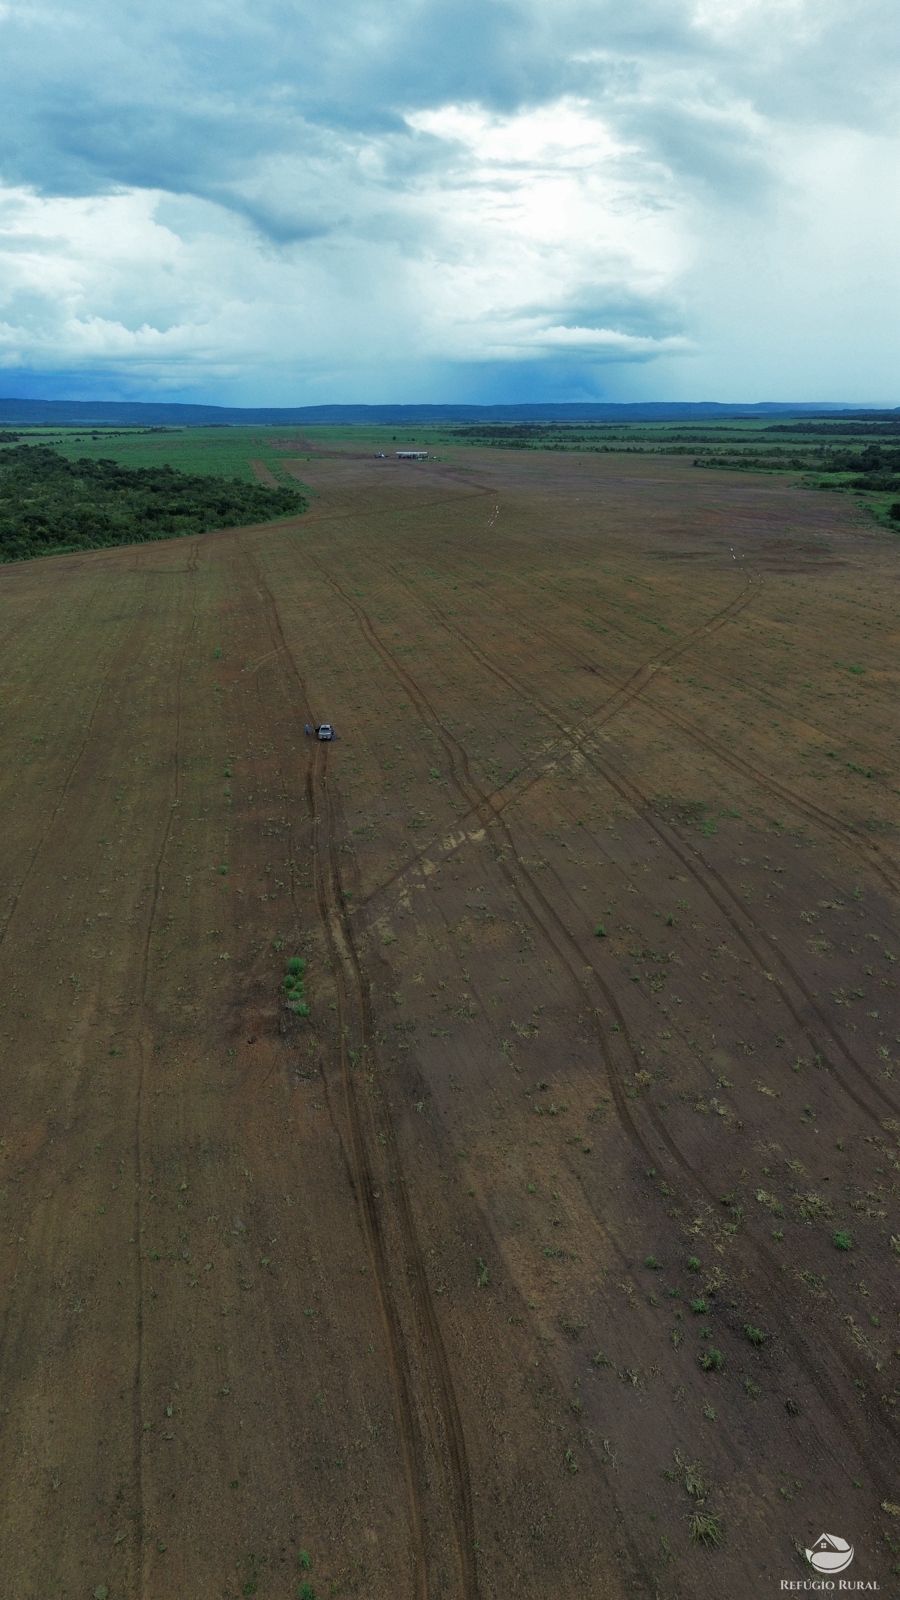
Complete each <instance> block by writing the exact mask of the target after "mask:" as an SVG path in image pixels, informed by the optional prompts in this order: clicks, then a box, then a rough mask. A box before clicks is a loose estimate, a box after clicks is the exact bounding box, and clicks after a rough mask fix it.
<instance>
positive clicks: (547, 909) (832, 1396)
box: [320, 569, 895, 1493]
mask: <svg viewBox="0 0 900 1600" xmlns="http://www.w3.org/2000/svg"><path fill="white" fill-rule="evenodd" d="M320 570H323V569H320ZM325 576H326V580H327V581H328V582H329V583H330V585H331V587H332V588H333V589H334V591H335V593H337V594H339V595H340V596H341V598H342V599H343V600H344V601H345V603H346V604H347V605H348V607H349V608H350V610H351V611H352V612H353V613H354V615H355V616H356V618H357V621H358V623H359V625H360V628H361V631H362V633H363V636H364V637H365V638H366V639H367V640H368V641H369V643H370V644H371V645H372V647H373V648H374V649H375V651H376V653H377V654H378V655H379V656H380V658H381V659H382V661H383V662H384V663H385V665H386V666H387V667H388V669H389V670H390V671H391V672H392V674H393V675H394V677H395V678H396V679H397V681H398V682H399V683H400V684H401V685H402V687H403V688H404V689H405V690H406V692H407V694H408V696H409V698H410V700H411V702H412V704H413V705H414V706H415V708H416V710H417V711H418V713H419V715H420V717H421V718H422V720H423V721H425V722H426V723H427V724H429V725H430V726H431V727H432V731H433V732H434V733H435V735H436V737H437V738H438V739H439V741H440V743H441V744H442V746H443V748H444V750H445V754H446V755H447V759H448V763H449V764H450V769H451V772H452V774H453V780H454V784H455V786H456V788H457V791H458V792H459V793H460V795H461V797H462V798H463V800H465V801H467V803H468V805H469V808H470V810H472V811H474V810H475V809H476V806H477V805H478V803H479V802H481V803H482V804H486V803H487V796H486V795H485V794H483V793H482V792H481V791H479V790H478V787H477V785H476V784H475V783H474V780H473V779H472V777H471V771H470V768H469V762H468V756H467V754H466V752H465V749H464V747H463V746H462V745H460V744H459V742H458V741H457V740H456V738H455V736H454V735H453V734H452V733H451V732H450V730H449V729H447V728H446V727H445V726H444V724H443V723H442V722H441V719H440V717H439V716H438V714H437V712H436V711H435V709H434V707H433V706H432V705H431V702H430V701H429V700H428V698H427V696H426V695H425V694H424V693H423V691H422V690H421V689H420V687H419V685H418V684H417V683H416V682H415V680H414V679H413V678H412V677H411V675H410V674H409V673H408V672H407V671H406V669H405V668H404V667H403V666H402V665H401V664H400V662H399V661H398V660H397V659H396V657H394V655H393V653H392V652H391V650H390V647H389V646H388V645H386V644H385V643H384V641H383V640H381V638H380V637H379V635H378V634H377V632H376V630H375V628H374V627H373V625H372V623H371V620H370V619H369V617H368V616H367V614H366V613H365V611H364V610H363V608H362V607H361V606H358V605H357V603H356V601H355V600H353V599H352V598H351V597H350V596H349V595H348V594H347V593H346V592H345V591H344V590H343V589H342V587H341V585H340V584H338V583H337V582H336V580H334V579H332V578H329V577H328V576H327V574H325ZM454 747H455V749H456V752H457V754H458V758H459V765H457V760H456V759H454V755H453V748H454ZM460 767H461V769H462V771H463V773H464V774H465V781H463V782H461V781H460V779H459V771H460ZM470 786H471V790H472V791H474V799H473V794H472V793H470V792H468V791H469V789H470ZM495 822H496V826H497V829H498V831H499V832H500V833H501V834H502V836H503V839H504V843H505V845H506V848H507V850H508V852H509V854H510V856H511V858H512V862H513V863H514V867H511V866H510V862H509V861H508V860H506V859H504V855H503V853H502V852H498V853H497V855H496V857H495V859H496V861H497V863H498V866H499V867H500V869H501V871H502V872H503V875H504V877H506V879H507V881H508V882H509V883H510V886H511V887H512V888H513V891H514V893H515V894H516V897H517V899H518V900H519V903H520V905H521V906H522V907H523V909H524V910H525V912H526V914H527V915H528V916H529V917H530V919H531V921H532V922H533V923H534V925H535V926H536V928H537V929H538V931H539V932H540V933H541V934H542V936H543V937H544V940H545V942H546V943H548V944H549V945H550V948H551V949H552V950H553V951H554V953H555V954H556V955H557V959H558V960H560V961H561V962H562V964H563V966H564V968H565V970H566V971H568V973H569V975H570V977H571V979H572V981H573V983H574V984H575V985H576V986H577V988H578V990H579V992H580V993H581V994H582V996H583V997H584V998H585V1000H586V1001H587V1004H588V1009H589V1011H590V1014H591V1015H592V1016H593V1018H594V1021H595V1027H596V1032H597V1036H598V1042H599V1044H600V1050H601V1056H602V1059H603V1060H604V1064H605V1066H606V1068H607V1080H608V1082H609V1086H610V1090H611V1093H612V1095H613V1100H614V1103H615V1105H616V1110H617V1114H618V1115H619V1118H620V1122H621V1125H622V1127H623V1131H624V1132H626V1133H627V1134H628V1136H629V1138H630V1139H631V1140H632V1143H633V1144H634V1146H635V1148H636V1150H638V1151H640V1153H641V1155H642V1156H643V1157H644V1159H646V1160H648V1161H649V1163H650V1165H651V1167H654V1168H657V1167H659V1166H664V1165H665V1163H664V1161H661V1160H660V1159H659V1158H658V1157H657V1156H656V1155H655V1154H654V1152H653V1151H652V1149H651V1147H650V1146H649V1144H648V1143H647V1140H646V1138H645V1136H644V1134H643V1133H642V1132H641V1130H640V1129H639V1128H638V1127H637V1125H636V1123H635V1120H634V1118H633V1117H632V1116H631V1112H630V1109H629V1106H628V1102H627V1100H626V1098H625V1095H624V1088H623V1085H622V1083H621V1080H620V1077H619V1074H618V1072H617V1070H616V1067H615V1063H614V1062H613V1059H612V1053H611V1052H610V1051H609V1050H608V1049H607V1047H606V1040H605V1035H604V1033H603V1030H602V1027H601V1026H600V1023H599V1019H598V1018H597V1016H596V1008H595V1007H594V1004H593V995H592V993H591V991H590V988H589V987H588V985H587V984H586V983H585V980H584V978H583V977H582V973H581V971H580V970H579V963H580V965H581V966H582V967H583V968H585V969H586V970H587V971H588V972H589V973H590V975H591V977H592V979H593V981H594V983H595V984H596V986H597V988H598V989H599V990H600V992H601V994H602V996H603V998H604V1000H605V1001H606V1004H607V1005H608V1006H609V1008H610V1011H611V1012H612V1015H613V1017H614V1018H615V1020H616V1023H617V1025H618V1030H619V1032H618V1037H620V1038H621V1040H622V1043H623V1044H624V1046H625V1049H626V1050H627V1052H628V1056H629V1059H630V1061H631V1063H632V1069H633V1070H637V1069H638V1066H639V1057H638V1054H637V1051H636V1049H635V1046H634V1043H633V1040H632V1038H631V1034H630V1031H629V1029H628V1025H627V1022H626V1019H625V1017H624V1014H623V1012H622V1010H621V1008H620V1006H619V1004H618V1001H617V1000H616V997H615V995H614V994H613V993H612V991H611V990H610V989H609V988H608V986H607V985H606V983H605V980H604V979H603V977H602V975H601V974H600V973H599V972H598V970H597V968H596V967H595V966H594V965H593V962H592V961H586V959H585V953H584V951H583V950H582V949H581V947H580V946H579V944H578V943H577V941H576V939H575V938H574V935H573V934H572V933H571V932H570V930H569V929H568V928H567V927H566V925H565V923H564V922H563V920H562V918H561V917H560V915H559V913H558V911H557V910H556V908H555V907H554V906H553V905H552V904H551V903H550V902H549V901H548V900H547V899H546V897H545V896H544V894H543V892H542V890H541V889H540V886H539V885H538V884H537V883H536V882H535V880H534V878H533V876H532V875H531V873H530V872H529V870H528V868H527V866H526V864H525V862H524V861H523V860H522V858H521V856H520V855H519V853H518V851H517V849H516V846H515V842H514V840H513V838H512V835H511V833H510V830H509V828H508V826H507V824H506V822H505V821H504V820H503V818H502V817H500V816H499V815H497V816H496V817H495ZM523 884H527V885H528V888H529V889H530V890H531V891H532V893H533V896H534V900H533V901H532V899H531V896H530V895H529V894H528V893H526V892H524V890H523ZM538 908H539V909H538ZM545 919H546V920H545ZM550 925H552V927H553V929H555V930H556V933H557V937H554V934H553V932H551V928H550ZM561 947H562V948H561ZM565 947H569V948H571V950H572V952H573V955H572V959H570V958H569V956H568V955H567V954H566V953H565ZM645 1109H646V1112H647V1116H648V1120H649V1121H650V1122H651V1124H652V1126H653V1129H654V1132H655V1134H656V1136H657V1138H658V1139H659V1142H660V1144H661V1146H662V1147H663V1148H664V1149H665V1151H666V1152H667V1154H668V1156H669V1157H670V1158H671V1161H672V1162H673V1163H674V1164H675V1166H676V1167H677V1168H678V1169H679V1171H680V1172H681V1173H682V1174H683V1178H684V1180H685V1181H686V1182H687V1183H688V1184H689V1185H690V1187H691V1188H693V1189H694V1190H699V1192H700V1194H702V1196H703V1197H704V1199H705V1200H706V1201H707V1203H708V1204H710V1205H711V1206H716V1205H717V1204H718V1196H717V1195H716V1194H715V1193H714V1191H713V1190H712V1189H711V1188H710V1187H709V1185H708V1183H707V1182H706V1179H705V1177H704V1175H703V1173H702V1172H700V1171H698V1170H697V1168H696V1167H695V1166H694V1165H693V1164H692V1163H691V1162H690V1161H689V1160H688V1158H687V1157H686V1156H685V1155H684V1153H683V1151H681V1150H680V1149H679V1147H678V1146H677V1145H676V1144H675V1142H674V1140H673V1139H672V1137H671V1135H670V1134H669V1131H668V1129H667V1128H665V1127H664V1125H663V1124H662V1122H661V1120H660V1118H659V1116H658V1115H657V1113H656V1112H655V1111H654V1110H653V1108H652V1107H651V1106H649V1105H647V1106H646V1108H645ZM743 1238H744V1240H745V1242H746V1247H747V1249H748V1250H749V1251H750V1253H751V1254H752V1255H753V1256H754V1258H755V1260H756V1262H757V1266H758V1271H759V1272H760V1275H761V1276H762V1277H763V1278H764V1279H765V1280H766V1281H767V1283H768V1285H769V1288H770V1291H771V1293H772V1295H773V1298H774V1299H775V1300H776V1301H778V1300H780V1299H781V1297H782V1295H783V1289H784V1286H783V1283H782V1281H781V1274H780V1271H779V1268H778V1264H777V1263H776V1261H775V1260H774V1258H773V1257H772V1256H771V1253H770V1252H769V1251H768V1250H767V1249H766V1247H765V1246H764V1245H762V1244H761V1243H760V1242H758V1241H757V1240H755V1239H753V1238H751V1237H750V1236H748V1235H745V1236H743ZM784 1339H785V1343H786V1344H789V1345H790V1346H791V1347H792V1350H793V1354H794V1358H795V1360H796V1361H797V1364H798V1365H799V1366H800V1367H802V1368H803V1370H804V1371H805V1372H806V1374H807V1376H808V1377H809V1379H810V1381H811V1382H812V1383H813V1385H814V1386H816V1387H817V1388H818V1390H819V1392H820V1393H821V1394H822V1396H823V1397H824V1398H825V1399H826V1401H827V1403H828V1405H829V1407H830V1409H831V1411H832V1414H833V1415H834V1416H835V1417H836V1418H838V1419H839V1420H840V1422H841V1425H842V1426H843V1428H844V1431H845V1433H846V1434H847V1436H848V1437H849V1438H850V1439H851V1440H852V1441H853V1444H854V1447H855V1449H856V1451H857V1454H858V1456H859V1459H860V1460H861V1461H863V1462H865V1464H866V1467H867V1470H868V1471H869V1472H870V1474H871V1475H872V1478H873V1482H875V1483H877V1484H879V1485H880V1486H881V1487H882V1488H883V1490H884V1492H885V1493H888V1491H889V1480H888V1479H887V1477H886V1475H885V1473H884V1469H883V1458H882V1457H881V1456H880V1455H876V1454H874V1453H873V1450H872V1448H871V1445H870V1442H869V1435H868V1434H867V1433H865V1432H863V1430H862V1429H861V1428H860V1426H859V1425H858V1423H857V1421H856V1418H855V1417H853V1415H852V1414H851V1413H850V1411H849V1410H848V1409H847V1407H846V1405H845V1404H844V1402H843V1400H842V1399H841V1397H840V1396H839V1394H838V1392H837V1389H836V1388H835V1387H834V1385H833V1383H832V1382H831V1379H830V1377H829V1376H828V1375H827V1374H826V1372H825V1370H824V1368H823V1366H822V1365H821V1363H819V1362H818V1361H817V1360H816V1359H815V1357H814V1356H813V1355H812V1352H811V1351H810V1349H809V1347H808V1345H807V1343H806V1341H805V1340H804V1339H803V1338H802V1336H801V1335H800V1334H798V1333H797V1332H796V1330H795V1329H792V1330H791V1331H790V1332H787V1331H786V1332H785V1334H784ZM844 1361H845V1364H846V1365H847V1366H848V1367H849V1368H850V1369H851V1371H853V1372H854V1373H855V1374H856V1376H857V1377H858V1378H859V1379H860V1381H861V1382H863V1383H864V1382H865V1379H866V1377H867V1374H865V1373H863V1372H862V1369H861V1368H860V1367H859V1365H858V1363H856V1362H855V1361H854V1360H853V1358H852V1356H850V1355H849V1354H847V1353H844ZM875 1415H876V1417H877V1419H878V1421H879V1422H880V1423H881V1424H882V1426H883V1427H884V1429H885V1432H886V1434H888V1435H889V1436H890V1435H891V1429H890V1425H889V1419H887V1418H886V1417H884V1416H882V1414H881V1413H876V1414H875ZM894 1443H895V1441H894V1439H893V1437H892V1436H891V1444H892V1445H893V1444H894Z"/></svg>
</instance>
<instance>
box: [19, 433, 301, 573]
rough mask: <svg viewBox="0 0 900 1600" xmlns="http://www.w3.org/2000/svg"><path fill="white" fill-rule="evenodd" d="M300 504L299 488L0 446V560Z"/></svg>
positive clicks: (259, 517) (232, 521)
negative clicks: (276, 486)
mask: <svg viewBox="0 0 900 1600" xmlns="http://www.w3.org/2000/svg"><path fill="white" fill-rule="evenodd" d="M305 505H306V500H305V498H304V496H303V495H302V494H301V493H300V491H299V489H296V488H278V489H266V488H263V487H261V486H260V485H259V484H249V483H242V482H240V481H239V480H238V479H237V478H215V477H208V476H199V475H196V474H188V473H185V472H179V471H177V470H176V469H175V468H173V467H170V466H154V467H124V466H121V465H120V464H119V463H117V462H115V461H112V460H109V459H107V458H104V457H100V458H98V459H89V458H87V457H80V458H79V459H78V460H74V461H71V460H67V459H66V458H65V457H64V456H63V455H60V454H59V452H58V451H56V450H51V449H49V448H48V447H47V446H46V445H43V444H24V445H23V444H16V445H13V446H11V447H9V448H5V449H3V450H0V561H23V560H27V559H28V558H29V557H31V556H41V555H52V554H58V553H59V552H62V551H68V550H96V549H100V548H102V547H103V546H105V545H117V544H139V543H143V542H144V541H145V540H147V539H171V538H173V537H176V536H178V535H183V534H189V533H205V532H207V531H208V530H209V529H210V528H221V527H234V526H235V525H240V524H242V523H251V522H269V521H271V520H272V519H273V518H275V517H284V516H291V515H296V514H297V513H298V512H299V511H302V510H303V509H304V507H305Z"/></svg>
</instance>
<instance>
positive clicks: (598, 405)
mask: <svg viewBox="0 0 900 1600" xmlns="http://www.w3.org/2000/svg"><path fill="white" fill-rule="evenodd" d="M898 410H900V406H897V405H894V406H884V405H877V404H860V403H854V402H848V401H836V400H815V401H814V400H791V401H788V400H730V401H728V400H504V401H455V400H446V401H378V402H370V401H325V402H318V403H315V404H307V405H287V406H285V405H227V404H222V403H220V402H215V401H191V400H133V399H132V400H122V399H117V400H99V399H96V398H93V399H90V400H60V399H50V398H45V397H43V396H41V397H34V396H24V395H22V396H17V395H8V396H0V422H4V423H6V424H7V425H8V424H9V423H12V422H16V421H20V422H21V423H25V422H26V421H28V420H32V421H35V420H38V416H39V414H40V413H43V414H44V416H45V417H47V415H48V413H49V414H53V415H57V416H59V415H61V414H62V413H68V414H69V415H70V416H71V415H73V414H77V415H78V416H79V417H81V418H84V419H85V420H88V419H89V418H90V417H91V416H94V417H96V418H98V419H99V418H100V417H101V416H115V415H118V416H120V417H121V416H123V415H125V414H126V413H130V414H131V415H132V416H134V415H136V414H138V413H143V414H145V415H147V414H156V415H160V416H161V415H162V414H164V413H167V414H168V415H169V416H172V415H173V414H177V415H183V416H187V415H188V414H192V415H193V416H194V417H201V416H214V417H215V416H220V417H222V418H223V419H224V418H228V417H231V418H240V417H246V418H255V419H271V420H272V421H281V420H285V421H287V420H289V419H291V418H294V419H297V420H303V421H309V422H313V421H314V420H315V419H316V418H320V419H323V420H324V419H328V418H335V417H337V416H340V415H344V414H347V415H349V414H354V415H356V416H358V417H359V416H362V417H365V418H370V419H372V420H378V419H379V418H380V419H382V420H385V421H389V420H390V419H391V418H396V419H397V420H406V421H412V420H415V419H416V418H419V419H422V420H425V418H434V419H435V420H440V418H441V417H442V416H443V417H445V418H454V419H464V418H466V417H473V418H478V417H479V416H484V417H489V416H493V417H495V418H498V419H502V418H504V417H505V418H506V419H508V420H513V421H514V420H516V419H517V418H521V419H524V418H527V417H534V418H535V419H537V420H539V419H540V418H544V419H547V420H555V419H560V418H561V417H565V416H571V417H579V418H581V419H583V420H590V418H591V416H593V417H595V418H596V419H597V420H605V419H611V418H615V417H616V416H627V415H630V416H635V417H638V416H642V417H644V418H645V419H648V420H653V419H654V417H655V418H656V419H657V420H665V418H666V417H673V418H677V417H678V416H688V415H691V414H693V415H695V416H697V415H700V414H705V415H707V416H709V415H711V414H719V415H732V416H739V415H748V414H751V415H752V414H756V415H759V414H762V415H772V414H776V415H777V414H782V415H784V414H785V413H797V412H803V413H828V414H833V413H844V414H858V413H876V412H877V413H879V414H885V413H888V414H891V413H894V412H896V411H898Z"/></svg>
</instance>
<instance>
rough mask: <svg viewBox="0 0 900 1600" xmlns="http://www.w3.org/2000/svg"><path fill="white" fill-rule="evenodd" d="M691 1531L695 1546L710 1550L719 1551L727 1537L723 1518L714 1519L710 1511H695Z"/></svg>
mask: <svg viewBox="0 0 900 1600" xmlns="http://www.w3.org/2000/svg"><path fill="white" fill-rule="evenodd" d="M690 1531H691V1538H692V1540H693V1542H694V1544H702V1545H705V1546H706V1548H707V1549H708V1550H717V1549H718V1547H719V1545H720V1544H721V1543H722V1540H723V1538H724V1537H725V1530H724V1528H723V1526H722V1519H721V1517H714V1516H713V1515H712V1512H710V1511H694V1512H693V1513H692V1514H691V1518H690Z"/></svg>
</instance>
